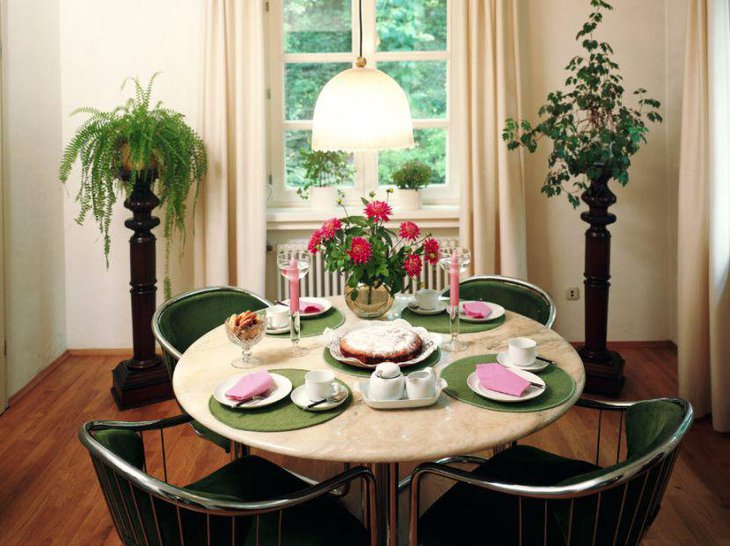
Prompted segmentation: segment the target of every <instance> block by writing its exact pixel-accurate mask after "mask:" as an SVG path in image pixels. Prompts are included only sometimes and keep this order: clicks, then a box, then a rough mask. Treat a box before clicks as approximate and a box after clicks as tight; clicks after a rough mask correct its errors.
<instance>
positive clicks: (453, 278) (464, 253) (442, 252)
mask: <svg viewBox="0 0 730 546" xmlns="http://www.w3.org/2000/svg"><path fill="white" fill-rule="evenodd" d="M439 264H440V265H441V267H442V268H443V269H444V270H445V271H446V272H447V273H448V276H449V298H450V304H449V333H450V338H449V341H447V342H446V343H444V345H443V346H442V349H443V350H444V351H451V352H459V351H463V350H464V349H466V348H467V346H468V344H467V343H466V342H464V341H461V340H460V339H459V328H460V320H459V319H460V315H461V305H460V303H459V275H460V274H461V273H464V272H465V271H466V270H468V269H469V265H470V264H471V254H470V253H469V251H468V250H467V249H466V248H461V247H445V248H441V249H439Z"/></svg>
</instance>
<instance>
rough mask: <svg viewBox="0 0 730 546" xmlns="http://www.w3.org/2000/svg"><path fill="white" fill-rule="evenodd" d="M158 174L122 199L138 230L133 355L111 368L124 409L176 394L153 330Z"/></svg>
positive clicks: (133, 248)
mask: <svg viewBox="0 0 730 546" xmlns="http://www.w3.org/2000/svg"><path fill="white" fill-rule="evenodd" d="M156 177H157V173H156V172H155V171H147V172H145V173H144V174H143V175H140V178H139V179H138V180H137V182H136V184H135V186H134V189H133V190H132V193H131V195H130V196H129V197H128V198H127V200H126V201H124V206H125V207H126V208H127V209H129V210H131V211H132V213H133V216H132V218H129V219H128V220H126V221H125V222H124V225H125V226H126V227H128V228H129V229H131V230H132V231H133V232H134V233H133V234H132V237H131V238H130V239H129V258H130V260H129V265H130V274H131V280H130V282H129V284H130V286H131V287H132V288H131V289H130V293H131V297H132V336H133V345H134V356H132V358H131V359H129V360H124V361H122V362H120V363H119V364H118V365H117V367H116V368H114V371H112V380H113V381H112V389H111V392H112V396H113V397H114V401H115V402H116V404H117V407H118V408H119V409H121V410H123V409H127V408H133V407H137V406H144V405H146V404H151V403H154V402H160V401H162V400H168V399H170V398H172V396H173V393H172V385H170V379H169V376H168V373H167V369H166V368H165V366H164V365H163V364H162V360H161V359H160V357H159V356H157V354H155V339H154V336H153V335H152V315H153V314H154V312H155V306H156V301H155V295H156V293H157V286H156V283H157V276H156V263H155V241H156V237H155V236H154V234H153V233H152V229H153V228H154V227H156V226H158V225H159V224H160V219H159V218H157V217H155V216H152V210H153V209H154V208H155V207H156V206H157V205H159V204H160V200H159V199H158V198H157V196H156V195H155V194H154V193H153V192H152V189H151V187H150V186H151V184H152V183H153V182H154V181H155V178H156Z"/></svg>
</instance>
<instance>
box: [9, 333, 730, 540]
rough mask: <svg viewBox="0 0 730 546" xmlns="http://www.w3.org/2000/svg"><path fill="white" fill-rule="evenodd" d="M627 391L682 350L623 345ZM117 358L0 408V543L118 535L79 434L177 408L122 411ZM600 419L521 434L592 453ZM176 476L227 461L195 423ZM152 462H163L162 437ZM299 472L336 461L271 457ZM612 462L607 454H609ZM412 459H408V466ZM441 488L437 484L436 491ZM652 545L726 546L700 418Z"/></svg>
mask: <svg viewBox="0 0 730 546" xmlns="http://www.w3.org/2000/svg"><path fill="white" fill-rule="evenodd" d="M622 352H623V355H624V357H625V358H626V361H627V364H626V368H627V370H626V371H627V377H628V380H627V385H626V389H625V392H624V399H629V400H635V399H645V398H652V397H657V396H665V395H674V394H676V356H675V354H674V353H673V351H672V350H670V349H636V348H634V349H625V350H623V351H622ZM118 360H120V357H118V356H117V357H92V356H83V357H82V356H75V357H71V358H70V359H69V360H67V361H66V362H64V363H63V364H62V365H61V366H60V367H59V368H58V369H56V370H55V371H53V372H52V373H51V374H49V375H48V377H46V378H44V379H43V380H42V381H41V382H40V383H39V384H38V385H37V386H36V387H35V388H34V389H33V390H32V391H30V392H29V393H28V394H27V395H26V396H25V397H23V398H22V399H21V400H20V401H19V402H18V403H17V404H16V405H14V406H13V407H11V408H9V409H8V410H7V411H6V412H5V413H4V414H3V415H2V416H0V438H1V440H0V544H2V545H3V546H11V545H12V546H15V545H18V546H30V545H36V544H43V545H46V544H60V545H75V544H80V545H84V546H86V545H98V544H109V545H111V544H114V545H118V544H120V541H119V539H118V538H117V536H116V534H115V532H114V529H113V527H112V522H111V520H110V518H109V516H108V513H107V509H106V506H105V504H104V502H103V499H102V496H101V492H100V490H99V487H98V485H97V483H96V479H95V477H94V475H93V472H92V468H91V464H90V461H89V458H88V456H87V454H86V452H85V450H84V449H83V448H82V446H81V445H80V444H79V442H78V441H77V440H76V433H77V431H78V428H79V426H80V425H81V423H83V422H84V421H87V420H91V419H124V420H142V419H150V418H158V417H165V416H171V415H175V414H177V413H178V408H177V406H176V405H175V403H174V402H172V401H171V402H165V403H162V404H157V405H154V406H150V407H146V408H142V409H137V410H129V411H127V412H123V413H121V412H118V411H117V410H116V408H115V407H114V404H113V402H112V399H111V396H110V394H109V386H110V380H111V375H110V372H111V370H112V368H113V367H114V366H115V365H116V363H117V361H118ZM594 429H595V424H594V423H593V421H592V419H590V416H589V414H587V413H586V411H585V410H581V409H574V410H571V412H569V413H568V414H567V415H566V416H565V417H563V418H562V419H560V420H559V421H558V422H557V423H554V424H553V425H551V426H549V427H548V428H546V429H544V430H543V431H541V432H539V433H537V434H535V435H533V436H531V437H529V438H527V439H526V440H525V441H523V442H522V443H528V444H532V445H537V446H540V447H543V448H545V449H549V450H551V451H555V452H558V453H561V454H565V455H573V456H579V457H584V458H590V453H591V452H592V449H593V447H594V445H593V436H592V434H590V431H592V430H594ZM168 442H169V443H168V446H167V447H168V456H169V457H170V463H171V464H170V465H169V467H171V468H172V469H173V470H172V472H171V480H170V481H172V482H173V483H178V484H184V483H189V482H190V481H192V480H194V479H196V478H198V477H200V476H202V475H205V474H206V473H208V472H210V471H212V470H214V469H215V468H217V467H219V466H221V465H223V464H225V463H226V462H227V461H228V459H227V456H226V455H225V454H224V453H223V452H222V451H221V450H219V449H217V448H215V447H214V446H212V445H211V444H209V443H207V442H204V441H202V440H199V439H198V438H197V437H195V436H194V435H193V433H192V432H191V430H190V429H189V427H180V428H179V432H177V433H175V434H174V435H171V436H170V437H169V438H168ZM145 444H146V445H148V449H149V452H148V457H149V459H150V462H149V465H150V468H151V469H153V473H154V472H155V469H158V470H157V471H159V468H160V453H159V451H158V448H157V445H156V443H153V442H151V441H150V442H145ZM272 458H273V459H274V460H276V461H277V462H279V463H284V464H285V465H286V466H288V467H289V468H291V469H292V470H295V471H297V470H298V471H304V472H306V473H307V474H308V475H310V476H312V477H320V478H321V477H324V476H326V475H327V474H331V473H335V472H337V471H338V470H339V468H338V467H337V466H335V465H328V464H326V463H313V462H301V461H291V460H284V459H282V458H275V457H272ZM604 462H607V461H604ZM408 470H409V469H408V468H403V469H402V471H403V472H407V471H408ZM437 489H438V487H437V486H435V487H433V488H432V491H431V493H433V491H435V490H437ZM644 544H647V545H674V544H676V545H683V546H688V545H698V546H710V545H728V546H730V437H728V435H720V434H717V433H715V432H714V431H713V430H712V427H711V426H710V423H709V422H708V420H707V419H702V420H699V421H697V423H696V424H695V425H694V427H693V428H692V430H691V431H690V432H689V435H688V438H687V440H686V441H685V443H684V446H683V449H682V452H681V455H680V457H679V460H678V463H677V466H676V469H675V472H674V475H673V476H672V480H671V482H670V485H669V488H668V489H667V495H666V498H665V500H664V503H663V506H662V511H661V512H660V514H659V517H658V518H657V520H656V522H655V523H654V525H653V527H652V528H651V530H650V532H649V534H648V536H647V538H646V540H645V541H644Z"/></svg>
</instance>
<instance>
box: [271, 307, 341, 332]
mask: <svg viewBox="0 0 730 546" xmlns="http://www.w3.org/2000/svg"><path fill="white" fill-rule="evenodd" d="M344 322H345V315H343V314H342V313H340V312H339V311H338V310H337V309H335V308H334V307H332V308H330V309H328V310H327V312H326V313H322V314H321V315H319V316H317V317H312V318H301V319H300V325H301V327H302V333H301V335H302V337H312V336H318V335H320V334H322V332H324V331H325V330H326V329H327V328H332V329H334V328H337V327H338V326H342V324H343V323H344ZM266 335H267V336H272V337H284V338H288V337H289V332H284V333H283V334H266Z"/></svg>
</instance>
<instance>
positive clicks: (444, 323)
mask: <svg viewBox="0 0 730 546" xmlns="http://www.w3.org/2000/svg"><path fill="white" fill-rule="evenodd" d="M505 316H506V315H502V316H501V317H499V318H498V319H494V320H490V321H489V322H466V321H465V320H460V321H459V333H461V334H473V333H475V332H484V331H485V330H491V329H492V328H496V327H497V326H501V325H502V324H504V321H505ZM401 318H403V319H405V320H407V321H408V322H410V323H411V324H412V325H413V326H422V327H423V328H425V329H426V330H428V331H429V332H437V333H439V334H448V333H450V330H449V315H448V314H447V313H446V311H444V312H443V313H439V314H438V315H419V314H418V313H414V312H413V311H411V310H410V309H408V308H407V307H406V308H405V309H403V312H402V313H401Z"/></svg>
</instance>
